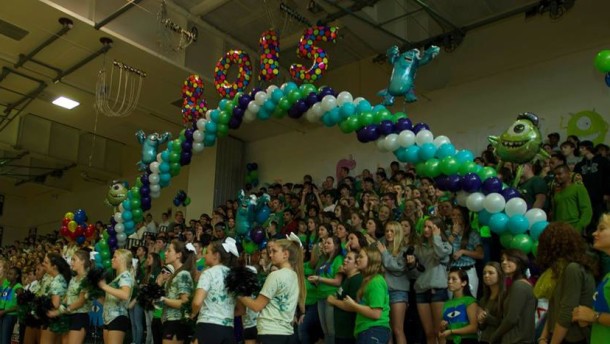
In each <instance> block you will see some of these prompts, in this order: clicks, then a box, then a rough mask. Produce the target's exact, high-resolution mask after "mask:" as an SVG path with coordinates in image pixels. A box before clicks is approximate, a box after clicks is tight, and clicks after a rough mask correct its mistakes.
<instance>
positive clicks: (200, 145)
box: [193, 142, 205, 153]
mask: <svg viewBox="0 0 610 344" xmlns="http://www.w3.org/2000/svg"><path fill="white" fill-rule="evenodd" d="M204 148H205V146H204V145H203V143H201V142H195V143H193V152H195V153H200V152H201V151H203V149H204Z"/></svg>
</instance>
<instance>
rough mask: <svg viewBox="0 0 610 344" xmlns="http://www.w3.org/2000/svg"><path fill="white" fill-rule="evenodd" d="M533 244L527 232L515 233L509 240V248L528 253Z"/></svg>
mask: <svg viewBox="0 0 610 344" xmlns="http://www.w3.org/2000/svg"><path fill="white" fill-rule="evenodd" d="M533 246H534V242H533V240H532V238H530V236H529V235H527V234H517V235H515V236H514V237H513V240H512V242H511V248H514V249H516V250H519V251H522V252H523V253H525V254H529V253H530V252H531V251H532V247H533Z"/></svg>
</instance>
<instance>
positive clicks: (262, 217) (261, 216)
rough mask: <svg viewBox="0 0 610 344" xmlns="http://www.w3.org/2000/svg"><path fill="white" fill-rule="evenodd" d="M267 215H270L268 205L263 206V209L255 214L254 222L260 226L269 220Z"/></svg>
mask: <svg viewBox="0 0 610 344" xmlns="http://www.w3.org/2000/svg"><path fill="white" fill-rule="evenodd" d="M269 215H271V209H269V206H268V205H266V204H265V205H263V207H262V208H261V209H260V210H259V211H258V212H257V213H256V219H255V220H256V222H257V223H258V224H260V225H262V224H263V223H265V221H267V219H268V218H269Z"/></svg>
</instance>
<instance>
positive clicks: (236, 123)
mask: <svg viewBox="0 0 610 344" xmlns="http://www.w3.org/2000/svg"><path fill="white" fill-rule="evenodd" d="M240 110H241V109H240ZM242 111H243V110H242ZM240 125H241V120H240V119H238V118H236V117H231V119H230V120H229V129H237V128H239V126H240Z"/></svg>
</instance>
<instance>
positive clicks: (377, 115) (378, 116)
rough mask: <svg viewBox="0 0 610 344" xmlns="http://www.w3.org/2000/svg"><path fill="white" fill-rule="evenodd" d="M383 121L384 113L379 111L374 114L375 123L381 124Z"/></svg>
mask: <svg viewBox="0 0 610 344" xmlns="http://www.w3.org/2000/svg"><path fill="white" fill-rule="evenodd" d="M382 120H383V113H382V112H381V111H377V112H375V113H373V123H374V124H379V123H381V121H382Z"/></svg>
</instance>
